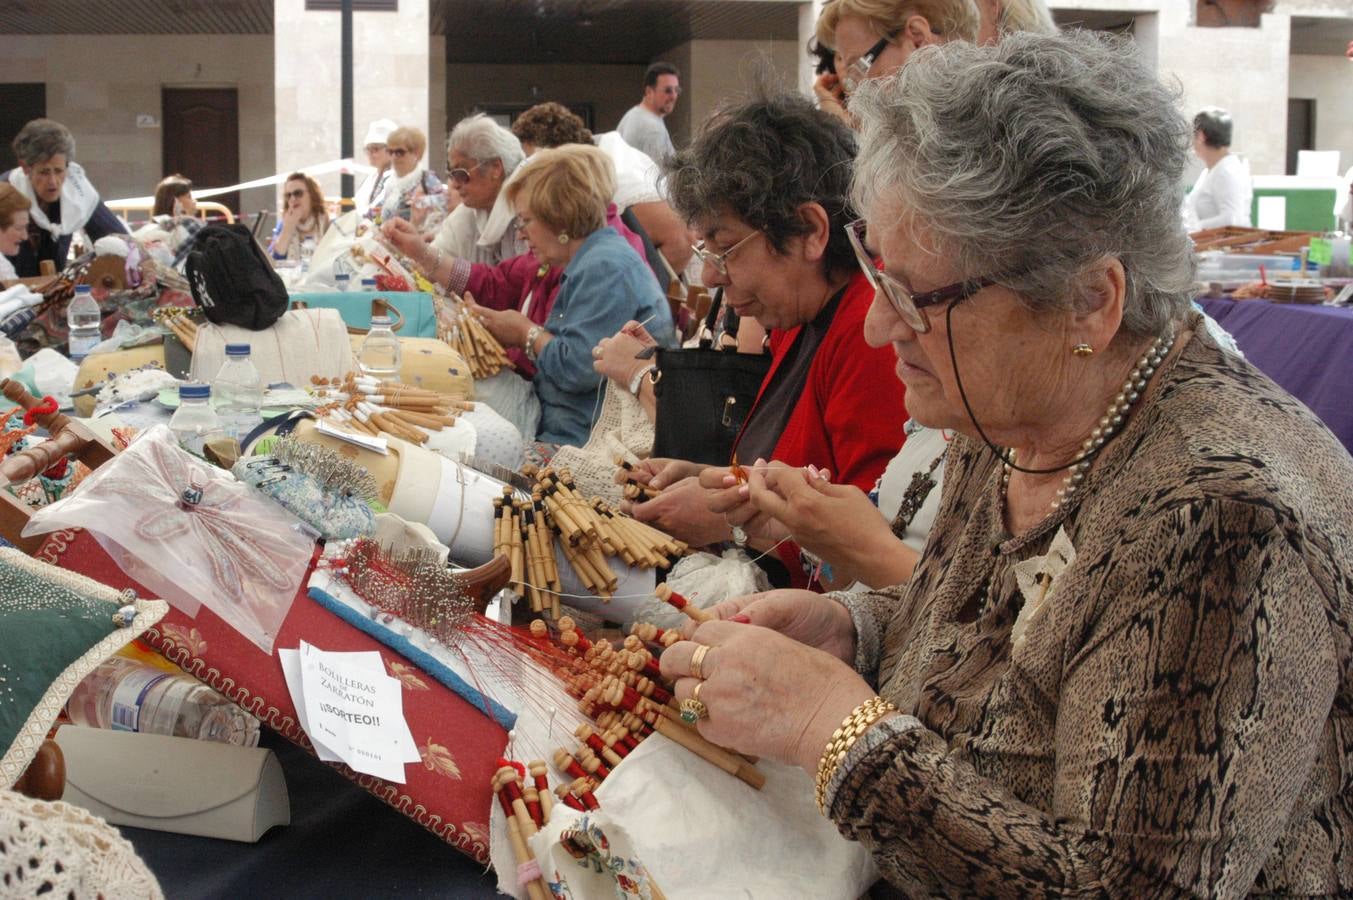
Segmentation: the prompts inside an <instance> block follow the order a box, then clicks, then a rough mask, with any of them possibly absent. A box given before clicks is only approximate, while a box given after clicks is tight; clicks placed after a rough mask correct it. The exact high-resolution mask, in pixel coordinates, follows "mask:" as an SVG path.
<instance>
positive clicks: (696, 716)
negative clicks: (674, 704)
mask: <svg viewBox="0 0 1353 900" xmlns="http://www.w3.org/2000/svg"><path fill="white" fill-rule="evenodd" d="M679 708H680V710H681V721H683V722H685V723H686V724H687V725H694V724H695V723H696V722H698V721H700V720H701V719H703V718H706V717H707V716H709V707H707V706H705V704H703V703H701V702H700V701H699V700H696V699H695V698H694V697H687V698H686V699H685V700H682V701H681V706H680V707H679Z"/></svg>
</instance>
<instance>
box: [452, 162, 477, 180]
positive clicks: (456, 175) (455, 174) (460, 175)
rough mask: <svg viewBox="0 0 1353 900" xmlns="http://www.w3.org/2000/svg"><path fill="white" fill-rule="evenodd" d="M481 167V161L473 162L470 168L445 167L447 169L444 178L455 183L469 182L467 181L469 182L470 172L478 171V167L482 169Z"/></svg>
mask: <svg viewBox="0 0 1353 900" xmlns="http://www.w3.org/2000/svg"><path fill="white" fill-rule="evenodd" d="M482 168H484V164H483V163H482V162H480V163H475V164H474V165H472V166H470V168H468V169H460V168H456V169H447V170H446V179H447V181H453V182H455V183H456V184H457V185H462V184H469V183H470V173H471V172H478V171H479V170H480V169H482Z"/></svg>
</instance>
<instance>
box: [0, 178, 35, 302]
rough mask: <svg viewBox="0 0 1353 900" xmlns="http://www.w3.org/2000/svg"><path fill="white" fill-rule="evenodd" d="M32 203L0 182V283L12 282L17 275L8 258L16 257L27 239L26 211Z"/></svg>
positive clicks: (17, 190)
mask: <svg viewBox="0 0 1353 900" xmlns="http://www.w3.org/2000/svg"><path fill="white" fill-rule="evenodd" d="M32 205H33V201H32V200H29V199H28V198H27V197H25V196H24V194H23V191H20V190H19V189H18V188H16V187H15V186H14V185H12V184H9V183H8V182H0V281H13V280H14V279H16V278H18V277H19V275H18V273H17V272H15V271H14V264H13V263H11V262H10V261H9V257H11V256H18V255H19V248H20V247H21V246H22V245H23V242H24V241H25V240H27V239H28V209H29V207H31V206H32Z"/></svg>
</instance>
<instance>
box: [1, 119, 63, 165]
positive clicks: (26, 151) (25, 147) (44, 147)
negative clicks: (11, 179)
mask: <svg viewBox="0 0 1353 900" xmlns="http://www.w3.org/2000/svg"><path fill="white" fill-rule="evenodd" d="M10 146H11V147H13V148H14V155H15V156H16V157H18V158H19V162H21V163H23V164H24V165H25V166H36V165H37V164H38V163H41V162H46V161H47V160H49V159H51V158H52V157H53V156H56V155H57V154H62V155H64V156H65V157H66V162H70V161H71V159H72V157H74V156H75V138H74V137H72V136H71V133H70V129H69V128H67V127H66V126H65V125H62V124H61V123H60V122H53V121H52V120H51V119H34V120H33V121H31V122H29V123H28V124H27V125H25V126H24V127H23V128H21V129H19V133H18V134H17V135H15V136H14V143H12V144H10Z"/></svg>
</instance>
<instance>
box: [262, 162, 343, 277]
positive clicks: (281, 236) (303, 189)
mask: <svg viewBox="0 0 1353 900" xmlns="http://www.w3.org/2000/svg"><path fill="white" fill-rule="evenodd" d="M328 228H329V211H328V209H327V208H326V207H325V205H324V192H323V191H321V190H320V187H319V182H317V181H315V179H313V178H311V177H310V176H309V175H307V174H305V173H304V172H292V173H291V174H290V175H288V176H287V180H286V182H285V185H284V187H283V189H282V211H281V213H279V214H278V216H277V227H276V228H274V229H273V232H272V243H270V244H269V245H268V251H269V252H270V253H272V256H273V259H300V258H301V246H302V245H303V244H304V243H305V241H307V240H313V241H314V242H315V243H319V239H320V238H322V237H324V232H325V231H327V230H328Z"/></svg>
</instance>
